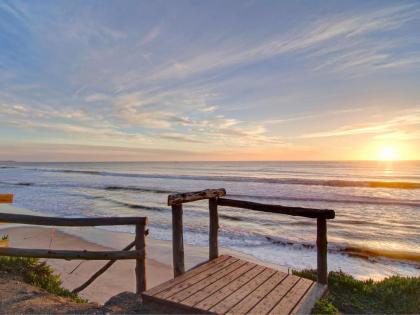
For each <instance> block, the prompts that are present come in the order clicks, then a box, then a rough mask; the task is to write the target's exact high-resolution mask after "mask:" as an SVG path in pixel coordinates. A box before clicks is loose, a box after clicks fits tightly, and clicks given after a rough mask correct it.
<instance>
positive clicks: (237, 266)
mask: <svg viewBox="0 0 420 315" xmlns="http://www.w3.org/2000/svg"><path fill="white" fill-rule="evenodd" d="M243 266H245V267H244V268H245V269H246V270H248V269H247V268H251V266H249V265H248V263H247V262H246V261H242V260H238V261H236V262H234V263H233V264H231V265H229V266H228V267H226V268H223V269H221V270H219V271H218V272H215V273H213V274H212V275H210V276H208V277H206V278H204V279H201V280H200V281H198V282H196V283H195V284H193V285H191V286H188V287H186V288H185V289H184V290H182V291H179V292H178V293H176V294H174V295H172V296H170V297H168V300H170V301H173V302H181V301H182V304H184V305H194V303H192V304H191V303H188V301H189V300H187V301H184V300H186V299H187V298H189V297H190V296H191V295H193V294H195V293H196V292H198V291H199V290H201V289H203V288H205V287H206V286H208V285H210V284H212V283H214V282H216V281H217V280H219V279H221V278H223V277H226V278H227V277H228V276H230V273H234V272H237V271H238V270H241V273H243V272H244V270H243V268H242V267H243ZM241 268H242V269H241ZM236 274H237V273H235V275H236Z"/></svg>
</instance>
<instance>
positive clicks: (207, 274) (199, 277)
mask: <svg viewBox="0 0 420 315" xmlns="http://www.w3.org/2000/svg"><path fill="white" fill-rule="evenodd" d="M238 261H239V259H238V258H235V257H230V258H229V259H227V260H225V261H223V262H221V263H220V264H217V265H216V266H214V267H213V268H211V269H208V270H206V271H204V272H201V273H199V274H198V275H196V276H194V277H191V278H189V279H187V280H185V281H183V282H181V283H178V284H176V285H173V286H172V287H170V288H168V289H166V290H164V291H162V292H159V293H157V294H155V295H154V296H155V297H159V298H162V299H165V298H168V297H170V296H172V295H174V294H176V293H178V292H180V291H182V290H184V289H187V288H189V287H191V286H193V285H194V284H196V283H198V282H200V281H202V280H203V279H206V278H208V277H211V276H212V275H214V274H217V273H220V272H222V273H223V272H224V270H226V269H228V268H229V267H230V266H232V265H233V264H235V263H237V262H238Z"/></svg>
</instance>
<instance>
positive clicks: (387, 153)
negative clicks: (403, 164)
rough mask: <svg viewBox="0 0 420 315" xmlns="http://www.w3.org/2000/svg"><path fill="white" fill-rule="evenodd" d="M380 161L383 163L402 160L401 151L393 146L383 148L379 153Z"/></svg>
mask: <svg viewBox="0 0 420 315" xmlns="http://www.w3.org/2000/svg"><path fill="white" fill-rule="evenodd" d="M378 159H379V160H381V161H395V160H400V159H401V156H400V150H399V149H398V148H397V147H395V146H392V145H387V146H384V147H381V148H380V149H379V151H378Z"/></svg>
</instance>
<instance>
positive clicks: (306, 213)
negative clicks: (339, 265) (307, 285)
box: [168, 188, 335, 284]
mask: <svg viewBox="0 0 420 315" xmlns="http://www.w3.org/2000/svg"><path fill="white" fill-rule="evenodd" d="M225 195H226V190H225V189H224V188H220V189H207V190H203V191H197V192H190V193H183V194H171V195H169V196H168V205H169V206H172V236H173V237H172V248H173V268H174V276H175V277H177V276H179V275H181V274H183V273H184V272H185V266H184V241H183V223H182V212H183V209H182V204H183V203H186V202H191V201H197V200H203V199H209V217H210V224H209V260H212V259H215V258H217V257H218V256H219V249H218V230H219V216H218V206H227V207H235V208H243V209H249V210H254V211H262V212H271V213H278V214H286V215H292V216H300V217H306V218H312V219H317V238H316V245H317V276H318V282H320V283H321V284H327V279H328V269H327V220H330V219H334V217H335V212H334V210H329V209H314V208H302V207H287V206H281V205H271V204H262V203H257V202H251V201H245V200H235V199H228V198H222V197H223V196H225Z"/></svg>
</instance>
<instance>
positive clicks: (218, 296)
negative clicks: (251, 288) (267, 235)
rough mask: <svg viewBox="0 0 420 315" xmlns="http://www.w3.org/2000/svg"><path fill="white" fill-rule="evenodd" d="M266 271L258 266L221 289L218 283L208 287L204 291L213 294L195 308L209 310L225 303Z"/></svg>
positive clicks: (195, 305)
mask: <svg viewBox="0 0 420 315" xmlns="http://www.w3.org/2000/svg"><path fill="white" fill-rule="evenodd" d="M265 269H266V268H265V267H263V266H259V265H256V266H254V267H253V268H252V269H250V270H248V271H247V272H245V273H243V274H241V275H240V276H239V277H238V278H236V279H234V280H230V281H229V282H228V284H227V285H225V286H223V287H221V288H220V286H219V285H218V284H217V282H216V283H213V284H212V285H211V286H208V287H207V288H205V289H204V290H203V291H208V292H209V293H210V292H213V293H211V295H210V296H208V297H207V298H205V299H204V300H202V301H201V302H199V303H196V304H194V307H196V308H200V309H203V310H209V309H210V308H212V307H213V306H214V305H216V304H217V303H219V302H220V301H223V300H224V299H225V298H226V297H228V296H230V295H231V294H235V295H236V292H235V291H237V290H238V289H240V288H242V287H243V286H244V285H248V283H249V281H251V280H253V279H254V278H255V277H257V276H258V275H259V274H260V273H261V272H263V271H264V270H265ZM221 280H225V279H221ZM221 280H219V281H218V282H220V281H221ZM212 287H213V288H212ZM234 292H235V293H234Z"/></svg>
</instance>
